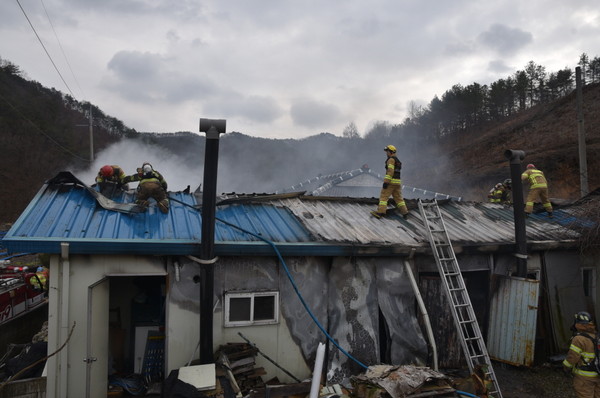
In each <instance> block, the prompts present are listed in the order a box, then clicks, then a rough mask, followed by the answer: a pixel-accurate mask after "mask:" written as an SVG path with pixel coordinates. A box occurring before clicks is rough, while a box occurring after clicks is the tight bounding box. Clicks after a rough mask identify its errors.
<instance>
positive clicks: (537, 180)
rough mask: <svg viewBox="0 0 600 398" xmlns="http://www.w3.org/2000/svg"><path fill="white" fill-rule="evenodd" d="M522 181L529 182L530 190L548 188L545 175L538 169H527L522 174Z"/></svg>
mask: <svg viewBox="0 0 600 398" xmlns="http://www.w3.org/2000/svg"><path fill="white" fill-rule="evenodd" d="M521 180H522V181H529V189H535V188H548V182H547V181H546V177H545V176H544V173H542V172H541V171H540V170H537V169H527V170H525V171H524V172H523V174H521Z"/></svg>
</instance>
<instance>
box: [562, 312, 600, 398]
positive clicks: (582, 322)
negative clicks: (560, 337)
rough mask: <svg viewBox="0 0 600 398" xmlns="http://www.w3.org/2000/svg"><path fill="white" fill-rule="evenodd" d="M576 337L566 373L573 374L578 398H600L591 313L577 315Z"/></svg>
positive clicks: (567, 360) (571, 347)
mask: <svg viewBox="0 0 600 398" xmlns="http://www.w3.org/2000/svg"><path fill="white" fill-rule="evenodd" d="M573 328H574V335H573V338H572V339H571V345H570V346H569V351H568V352H567V357H566V358H565V360H564V361H563V367H564V369H565V371H566V372H569V373H572V374H573V389H574V390H575V394H577V397H578V398H600V377H599V376H598V372H597V371H596V367H595V366H594V365H593V362H594V359H595V358H596V354H595V352H596V351H595V347H594V346H595V344H596V343H595V341H596V333H597V332H596V326H595V325H594V323H593V322H592V317H591V315H590V314H589V313H587V312H585V311H582V312H578V313H577V314H575V324H574V325H573Z"/></svg>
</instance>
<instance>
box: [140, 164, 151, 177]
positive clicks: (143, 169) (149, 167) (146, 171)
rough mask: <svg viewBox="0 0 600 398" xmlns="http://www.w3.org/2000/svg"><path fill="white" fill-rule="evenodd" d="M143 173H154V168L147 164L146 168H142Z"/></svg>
mask: <svg viewBox="0 0 600 398" xmlns="http://www.w3.org/2000/svg"><path fill="white" fill-rule="evenodd" d="M142 171H143V172H144V174H147V173H150V172H152V166H151V165H150V164H149V163H146V164H145V165H144V167H142Z"/></svg>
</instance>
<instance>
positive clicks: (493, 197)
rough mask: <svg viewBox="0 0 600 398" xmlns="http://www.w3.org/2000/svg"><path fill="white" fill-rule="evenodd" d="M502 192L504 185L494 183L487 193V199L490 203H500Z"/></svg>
mask: <svg viewBox="0 0 600 398" xmlns="http://www.w3.org/2000/svg"><path fill="white" fill-rule="evenodd" d="M503 193H504V187H503V186H502V184H501V183H498V184H496V185H494V187H493V188H492V189H490V192H489V193H488V199H489V201H490V202H491V203H500V202H502V194H503Z"/></svg>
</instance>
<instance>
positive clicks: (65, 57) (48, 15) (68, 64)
mask: <svg viewBox="0 0 600 398" xmlns="http://www.w3.org/2000/svg"><path fill="white" fill-rule="evenodd" d="M40 3H42V7H44V12H45V13H46V17H47V18H48V23H50V27H51V28H52V31H53V32H54V37H56V41H57V42H58V46H59V47H60V51H61V52H62V55H63V58H64V59H65V62H66V63H67V66H68V67H69V70H70V71H71V76H73V80H75V84H77V87H78V88H79V91H81V94H82V95H83V96H84V97H85V93H84V92H83V90H82V89H81V86H80V85H79V81H78V80H77V77H75V73H73V69H72V68H71V64H70V63H69V60H68V59H67V54H65V50H64V49H63V46H62V44H61V42H60V39H59V38H58V34H57V33H56V30H55V29H54V25H53V24H52V21H51V20H50V14H48V10H47V9H46V5H45V4H44V0H40Z"/></svg>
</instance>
